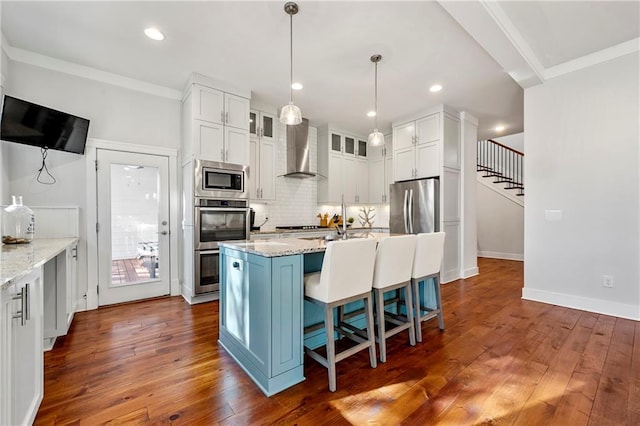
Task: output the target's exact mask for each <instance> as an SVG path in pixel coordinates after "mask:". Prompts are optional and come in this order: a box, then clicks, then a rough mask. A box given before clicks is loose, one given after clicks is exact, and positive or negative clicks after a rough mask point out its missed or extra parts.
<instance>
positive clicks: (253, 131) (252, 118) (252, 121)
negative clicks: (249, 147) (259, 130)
mask: <svg viewBox="0 0 640 426" xmlns="http://www.w3.org/2000/svg"><path fill="white" fill-rule="evenodd" d="M256 120H257V117H256V113H255V112H250V113H249V133H250V134H252V135H255V134H256V126H257V123H256Z"/></svg>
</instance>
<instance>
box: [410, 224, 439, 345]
mask: <svg viewBox="0 0 640 426" xmlns="http://www.w3.org/2000/svg"><path fill="white" fill-rule="evenodd" d="M444 237H445V233H444V232H434V233H429V234H418V235H417V236H416V254H415V256H414V259H413V272H412V273H411V286H412V288H413V303H414V309H413V311H414V315H415V319H416V340H417V341H418V342H422V321H427V320H430V319H431V318H435V317H436V316H437V317H438V325H439V326H440V330H444V319H443V318H442V298H441V296H440V265H441V264H442V254H443V251H444ZM431 278H432V279H431ZM421 281H424V290H425V291H424V294H425V298H426V297H427V285H428V284H429V283H432V284H433V289H434V293H435V296H436V307H435V308H430V307H427V306H424V305H422V303H421V302H420V282H421Z"/></svg>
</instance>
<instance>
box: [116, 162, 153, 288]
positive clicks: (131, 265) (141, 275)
mask: <svg viewBox="0 0 640 426" xmlns="http://www.w3.org/2000/svg"><path fill="white" fill-rule="evenodd" d="M159 193H160V174H159V170H158V168H157V167H148V166H145V167H143V166H135V165H126V164H111V283H112V284H114V285H130V284H135V283H138V282H145V281H150V280H153V279H157V278H159V269H158V259H159V256H160V253H159V252H158V216H159V209H160V204H159V196H158V194H159Z"/></svg>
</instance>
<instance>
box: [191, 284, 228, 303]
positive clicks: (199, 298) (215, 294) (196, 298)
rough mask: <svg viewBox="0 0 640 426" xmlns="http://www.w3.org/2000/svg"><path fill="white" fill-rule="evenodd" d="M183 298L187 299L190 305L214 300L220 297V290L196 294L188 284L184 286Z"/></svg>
mask: <svg viewBox="0 0 640 426" xmlns="http://www.w3.org/2000/svg"><path fill="white" fill-rule="evenodd" d="M182 298H183V299H184V300H186V302H187V303H188V304H190V305H195V304H197V303H204V302H211V301H213V300H218V299H220V292H219V291H212V292H210V293H204V294H198V295H196V294H195V293H194V292H193V291H191V289H190V288H188V287H187V286H184V285H183V286H182Z"/></svg>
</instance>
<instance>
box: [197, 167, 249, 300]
mask: <svg viewBox="0 0 640 426" xmlns="http://www.w3.org/2000/svg"><path fill="white" fill-rule="evenodd" d="M248 175H249V169H248V166H241V165H236V164H226V163H216V162H210V161H203V160H197V161H196V162H195V182H194V184H195V185H194V186H195V187H194V194H195V200H194V201H195V206H194V207H195V208H194V220H193V225H194V239H193V240H194V248H193V249H194V252H195V256H194V261H195V265H194V266H195V268H194V272H195V277H194V282H195V289H194V290H195V293H196V294H202V293H207V292H211V291H216V290H219V288H220V255H219V248H218V243H219V242H220V241H230V240H246V239H248V238H249V226H250V224H249V199H248V198H249V196H248V189H247V187H246V186H247V182H248V179H249V176H248Z"/></svg>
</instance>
